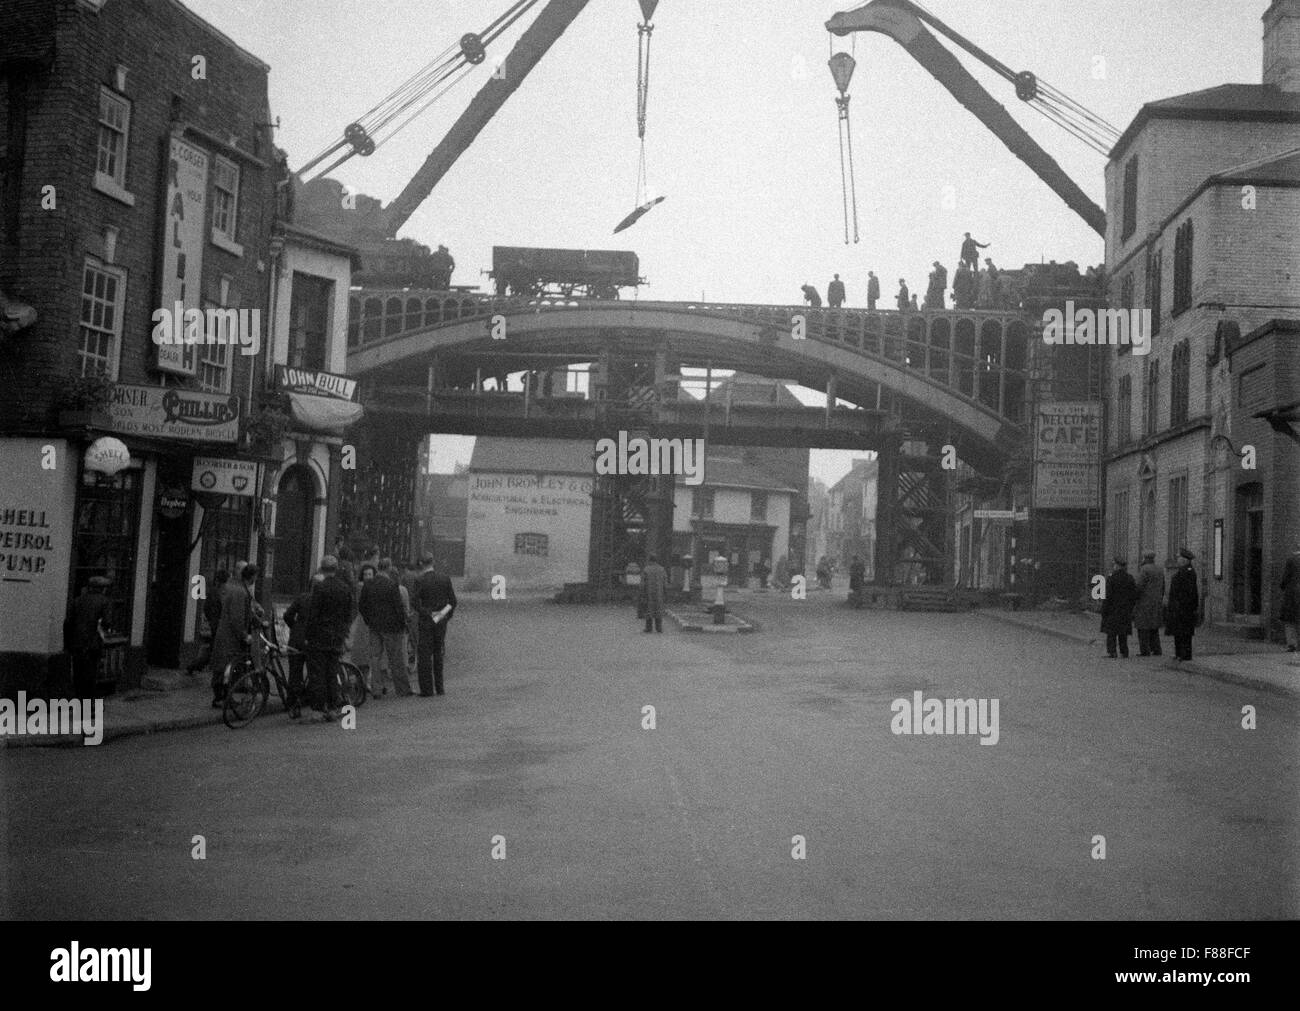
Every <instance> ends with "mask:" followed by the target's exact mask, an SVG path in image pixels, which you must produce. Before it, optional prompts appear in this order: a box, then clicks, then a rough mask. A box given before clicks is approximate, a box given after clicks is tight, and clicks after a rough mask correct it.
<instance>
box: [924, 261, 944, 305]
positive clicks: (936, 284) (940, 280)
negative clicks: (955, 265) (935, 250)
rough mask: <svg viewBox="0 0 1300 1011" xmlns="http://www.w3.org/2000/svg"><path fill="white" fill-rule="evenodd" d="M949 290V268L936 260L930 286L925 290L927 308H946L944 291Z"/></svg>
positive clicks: (931, 272) (931, 273)
mask: <svg viewBox="0 0 1300 1011" xmlns="http://www.w3.org/2000/svg"><path fill="white" fill-rule="evenodd" d="M947 290H948V268H947V267H945V266H944V265H943V264H942V263H940V262H939V261H938V260H935V261H934V270H932V271H930V286H929V287H928V288H927V289H926V291H925V308H927V309H942V308H944V292H946V291H947Z"/></svg>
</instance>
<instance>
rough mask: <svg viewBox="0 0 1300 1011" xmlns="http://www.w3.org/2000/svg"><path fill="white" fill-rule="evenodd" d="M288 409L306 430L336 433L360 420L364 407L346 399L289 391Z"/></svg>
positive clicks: (299, 425)
mask: <svg viewBox="0 0 1300 1011" xmlns="http://www.w3.org/2000/svg"><path fill="white" fill-rule="evenodd" d="M288 396H289V410H290V412H291V413H292V414H293V420H294V422H295V423H296V424H297V425H298V427H300V428H301V429H303V430H304V431H308V432H323V433H326V434H338V433H340V432H341V431H342V430H343V429H345V428H347V427H348V426H349V425H353V424H355V423H356V422H358V421H360V420H361V416H362V415H363V414H364V413H365V408H363V407H362V406H361V405H360V404H354V403H352V402H351V401H348V400H336V399H334V398H332V397H314V396H312V395H311V394H308V393H290V394H289V395H288Z"/></svg>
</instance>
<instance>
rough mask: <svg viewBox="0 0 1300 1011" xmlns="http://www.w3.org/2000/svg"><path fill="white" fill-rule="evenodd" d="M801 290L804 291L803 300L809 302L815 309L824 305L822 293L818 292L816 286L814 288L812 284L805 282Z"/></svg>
mask: <svg viewBox="0 0 1300 1011" xmlns="http://www.w3.org/2000/svg"><path fill="white" fill-rule="evenodd" d="M801 290H802V291H803V300H804V301H805V302H807V303H808V304H809V305H810V306H812V307H813V308H814V309H820V308H821V307H822V297H821V295H819V294H817V289H816V288H814V287H813V286H812V285H811V284H805V285H804V286H803V288H802V289H801Z"/></svg>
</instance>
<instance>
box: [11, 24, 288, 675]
mask: <svg viewBox="0 0 1300 1011" xmlns="http://www.w3.org/2000/svg"><path fill="white" fill-rule="evenodd" d="M144 40H147V41H144ZM267 74H268V67H267V65H266V64H265V63H263V62H262V61H261V60H259V59H258V58H257V57H255V56H253V55H252V54H251V53H249V52H247V51H246V50H244V49H243V48H241V47H240V46H239V45H237V44H236V43H234V42H233V41H231V40H230V39H229V38H227V37H226V36H225V35H223V34H222V33H220V32H218V31H216V30H215V29H214V28H212V27H211V26H210V25H208V24H207V23H205V22H204V21H202V20H201V19H200V18H198V17H197V16H195V15H194V14H193V13H192V12H191V11H189V10H188V9H187V8H186V7H185V6H184V5H183V4H181V3H179V2H177V0H116V2H111V3H104V2H102V0H98V2H97V0H6V2H5V3H4V4H3V5H0V78H3V81H0V290H3V291H4V292H5V293H6V295H7V296H8V298H9V299H11V300H16V301H17V302H19V303H21V304H22V305H24V306H27V307H30V309H31V310H34V320H31V319H29V320H28V323H27V325H25V326H24V327H23V328H22V329H20V330H17V332H6V333H4V334H3V335H0V341H2V342H3V347H2V348H0V361H2V362H3V366H2V368H3V372H2V373H0V376H2V377H3V381H4V384H5V386H6V388H7V389H8V390H9V391H10V393H9V395H6V396H5V397H3V398H0V470H3V473H4V475H5V479H4V484H3V489H2V490H0V541H3V542H5V543H9V542H13V543H14V544H19V545H26V547H21V548H19V549H18V550H5V551H4V552H3V553H4V556H5V557H4V559H3V561H0V575H3V576H4V578H3V580H2V581H0V614H3V615H4V617H5V620H4V621H3V622H0V671H2V672H3V673H2V674H0V681H2V682H3V685H2V686H0V687H2V688H3V689H4V690H10V691H12V690H14V689H16V688H18V687H25V688H28V689H29V690H41V689H42V688H49V687H51V686H50V684H49V683H48V682H49V678H48V674H49V672H50V668H51V666H52V665H51V663H50V661H51V658H52V657H54V656H57V655H58V654H59V653H60V651H61V648H62V642H61V639H62V622H63V618H64V614H65V611H66V607H67V604H68V602H69V601H70V600H71V599H72V597H73V596H74V595H75V594H77V593H79V592H80V591H81V590H82V588H83V586H85V584H86V582H87V581H88V580H89V579H90V578H91V577H93V576H103V577H107V578H108V579H110V580H111V586H110V589H109V591H108V594H109V598H110V600H111V603H112V612H111V622H112V626H113V628H112V631H113V632H114V633H115V639H114V643H113V648H111V649H110V650H108V651H107V653H106V659H105V668H104V671H103V675H104V677H105V679H106V680H115V681H119V682H125V683H128V684H129V683H130V682H131V681H132V680H134V679H135V678H137V677H138V675H139V674H140V673H141V672H142V670H143V669H144V667H145V665H146V663H155V664H160V665H168V666H170V665H174V664H176V663H177V661H178V659H179V657H180V652H181V646H182V639H183V636H184V634H185V628H186V622H185V617H186V613H187V611H188V610H190V609H191V604H190V603H189V602H190V599H191V597H190V592H189V591H190V586H191V578H192V576H193V575H195V574H196V573H199V572H204V573H210V572H211V570H212V569H213V568H215V567H217V566H218V565H219V564H222V563H229V561H231V560H239V559H244V558H251V557H254V556H255V552H256V550H257V544H256V526H257V522H256V521H257V520H258V519H259V517H260V510H258V509H257V508H256V507H255V505H256V502H257V496H258V492H259V489H258V487H257V484H256V481H255V476H256V473H257V468H256V464H255V463H250V462H249V460H248V459H247V457H245V458H244V459H242V460H240V459H238V457H237V452H238V450H239V448H240V446H239V440H240V438H241V427H242V426H243V424H244V422H245V421H246V418H247V415H248V413H249V409H250V402H251V401H252V400H253V399H254V398H255V395H256V393H257V391H258V390H259V389H260V387H261V385H262V384H263V383H264V381H265V360H266V359H265V356H264V355H262V354H260V344H261V343H262V342H263V341H264V340H265V339H266V338H267V335H268V333H269V330H268V328H267V327H265V326H263V325H262V318H263V315H264V314H265V310H266V308H267V300H268V285H267V275H266V270H267V262H268V258H269V251H270V250H269V247H270V237H271V224H272V220H273V217H274V213H275V206H274V183H275V174H276V173H275V166H274V159H273V155H274V151H273V147H272V138H271V134H270V126H269V122H270V118H271V117H270V114H269V108H268V101H267ZM178 303H179V304H180V308H181V310H182V311H181V312H179V313H177V312H176V309H177V304H178ZM228 310H231V311H228ZM191 312H197V313H199V314H204V319H205V330H204V331H203V332H204V333H206V334H208V335H211V334H214V333H221V335H222V336H221V339H220V342H209V341H208V340H206V339H205V340H204V341H203V342H202V343H197V344H185V343H172V344H168V343H165V342H160V340H161V338H162V337H163V335H165V334H166V333H167V332H169V331H170V332H171V333H172V335H173V337H175V336H182V335H185V332H184V331H183V329H182V327H183V326H185V325H186V324H187V323H188V322H189V320H188V319H187V318H186V315H187V314H188V313H191ZM160 313H167V314H170V315H171V316H172V317H174V319H169V318H168V316H167V315H159V314H160ZM173 323H174V324H175V327H174V329H173V328H172V326H171V324H173ZM236 328H237V329H236ZM11 329H12V328H6V330H7V331H8V330H11ZM255 348H256V350H257V352H258V353H254V349H255ZM105 439H115V440H118V441H117V442H106V441H102V440H105ZM119 443H120V444H124V445H125V453H123V451H122V449H121V447H120V445H119ZM92 447H93V448H94V452H92V453H91V454H90V458H89V459H87V450H88V449H90V448H92ZM126 454H129V456H128V455H126ZM123 463H125V466H124V467H122V468H121V469H115V468H117V467H118V466H119V465H120V464H123ZM200 477H202V478H203V483H202V484H199V483H198V481H199V478H200ZM200 500H203V501H205V502H206V503H207V504H208V505H209V506H210V507H212V508H211V509H210V511H209V512H210V513H211V514H210V515H204V516H202V518H201V517H200V513H201V512H202V509H201V506H200ZM217 503H220V505H218V504H217ZM196 529H197V530H198V531H199V537H198V540H197V541H196V540H195V531H196ZM11 535H12V536H11Z"/></svg>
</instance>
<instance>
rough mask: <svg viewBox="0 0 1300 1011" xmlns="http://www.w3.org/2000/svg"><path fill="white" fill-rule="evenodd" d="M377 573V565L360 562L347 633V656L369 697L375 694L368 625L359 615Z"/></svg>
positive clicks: (363, 617)
mask: <svg viewBox="0 0 1300 1011" xmlns="http://www.w3.org/2000/svg"><path fill="white" fill-rule="evenodd" d="M377 572H378V565H377V564H375V565H371V564H370V563H369V562H362V563H361V568H359V569H358V570H357V583H356V585H355V586H353V587H352V614H353V618H352V628H351V629H350V630H349V632H348V650H347V655H348V659H350V660H351V661H352V662H353V663H354V664H356V665H357V669H358V670H359V671H361V676H362V677H363V678H365V681H366V690H367V691H369V692H370V694H371V695H374V694H375V690H374V683H373V682H372V680H371V673H370V662H371V659H372V658H371V656H370V625H369V624H368V623H367V622H366V619H365V616H364V615H362V613H361V595H362V594H363V593H364V592H365V589H366V587H367V586H369V585H370V583H371V582H372V581H373V580H374V578H375V575H376V574H377Z"/></svg>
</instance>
